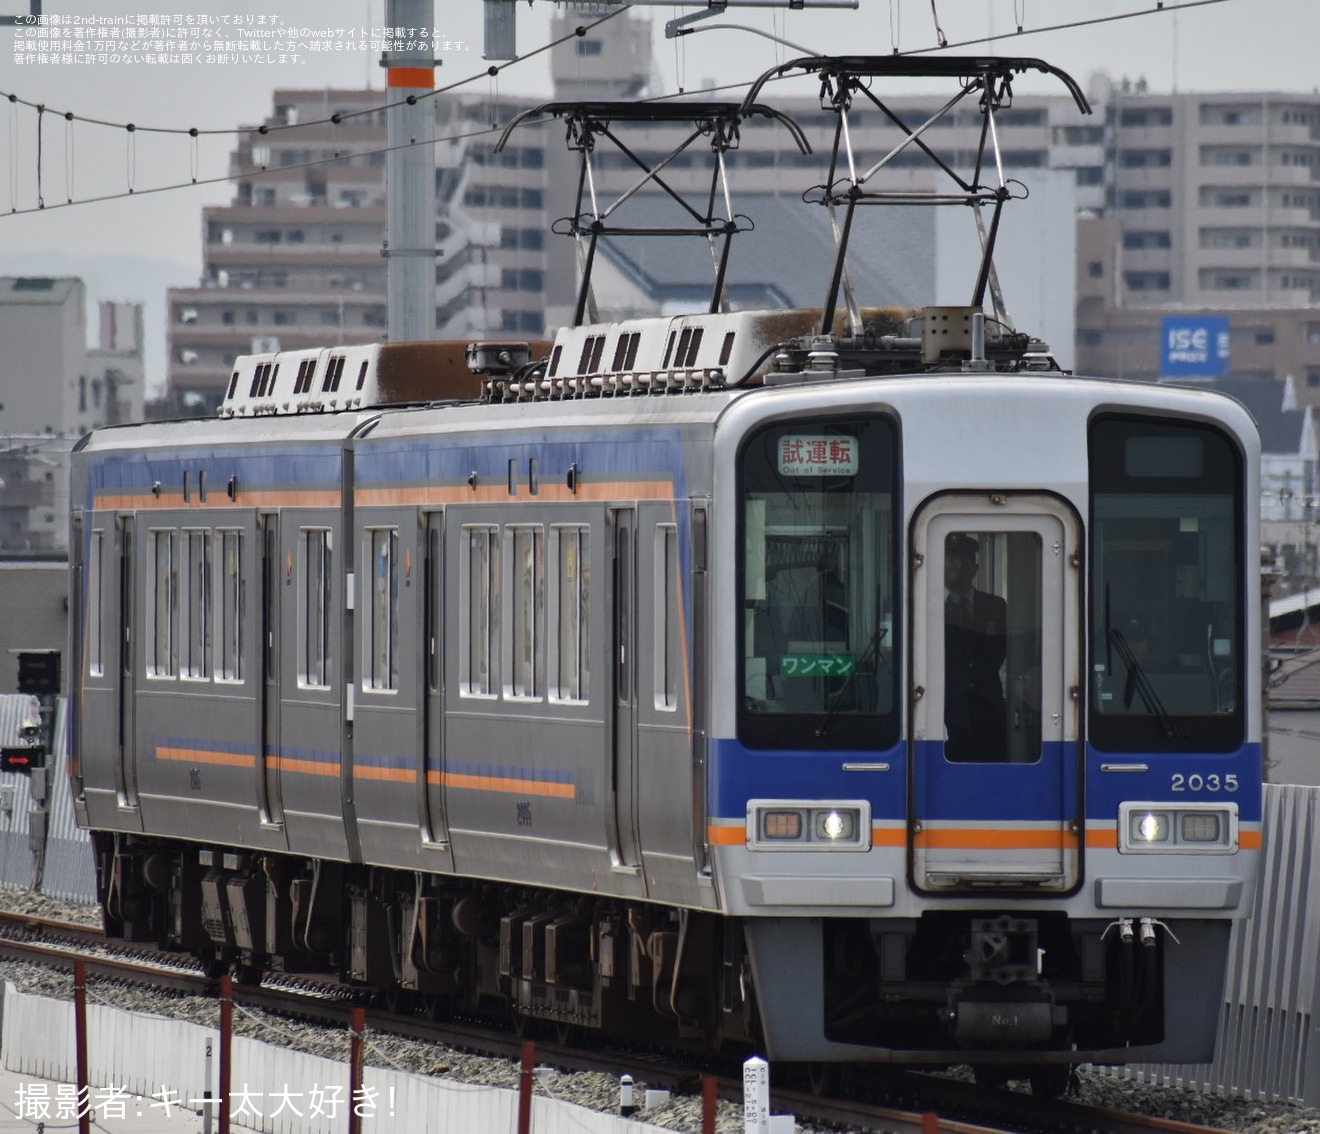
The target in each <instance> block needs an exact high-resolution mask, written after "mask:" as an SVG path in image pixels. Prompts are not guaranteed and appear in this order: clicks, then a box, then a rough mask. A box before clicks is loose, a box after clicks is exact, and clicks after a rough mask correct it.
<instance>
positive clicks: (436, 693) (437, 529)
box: [420, 512, 449, 850]
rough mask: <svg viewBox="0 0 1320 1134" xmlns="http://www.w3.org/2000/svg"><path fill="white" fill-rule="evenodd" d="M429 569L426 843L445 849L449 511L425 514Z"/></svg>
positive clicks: (425, 702) (424, 701) (425, 586)
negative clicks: (446, 534)
mask: <svg viewBox="0 0 1320 1134" xmlns="http://www.w3.org/2000/svg"><path fill="white" fill-rule="evenodd" d="M422 520H423V528H422V532H423V536H422V538H423V540H424V541H425V547H424V551H423V559H424V569H423V578H422V587H423V603H422V606H423V613H422V625H423V627H424V630H423V639H422V670H423V673H422V678H423V681H422V684H423V688H422V718H423V719H422V749H423V759H422V774H423V785H422V806H421V815H420V821H421V831H422V844H423V845H424V846H429V847H434V848H436V849H440V850H444V849H447V848H448V846H449V826H448V823H447V821H446V818H445V785H444V766H445V759H444V742H445V740H444V738H445V730H444V656H445V651H444V641H445V601H444V600H445V588H444V581H445V570H444V547H445V541H444V520H445V517H444V513H443V512H429V513H427V514H425V515H424V516H423V517H422Z"/></svg>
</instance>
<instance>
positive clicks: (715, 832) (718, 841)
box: [706, 826, 747, 847]
mask: <svg viewBox="0 0 1320 1134" xmlns="http://www.w3.org/2000/svg"><path fill="white" fill-rule="evenodd" d="M706 842H708V843H711V844H712V845H714V846H717V847H737V846H742V845H743V844H744V843H745V842H747V828H746V827H745V826H744V827H707V828H706Z"/></svg>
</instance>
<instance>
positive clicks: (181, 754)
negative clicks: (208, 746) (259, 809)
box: [156, 746, 257, 768]
mask: <svg viewBox="0 0 1320 1134" xmlns="http://www.w3.org/2000/svg"><path fill="white" fill-rule="evenodd" d="M156 759H157V760H178V761H181V762H183V763H186V764H219V765H221V766H223V767H227V768H255V767H256V766H257V758H256V757H255V756H245V755H243V754H242V753H241V752H206V751H203V750H202V749H200V748H167V747H163V746H162V747H158V748H157V749H156Z"/></svg>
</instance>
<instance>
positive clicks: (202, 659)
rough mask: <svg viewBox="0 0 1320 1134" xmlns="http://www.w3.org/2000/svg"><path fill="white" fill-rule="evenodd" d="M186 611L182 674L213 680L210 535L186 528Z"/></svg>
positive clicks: (183, 568) (184, 557) (183, 628)
mask: <svg viewBox="0 0 1320 1134" xmlns="http://www.w3.org/2000/svg"><path fill="white" fill-rule="evenodd" d="M180 574H181V575H182V580H183V596H182V597H183V607H182V610H181V612H180V613H181V618H180V622H181V629H180V640H181V642H182V647H183V650H182V657H181V658H180V663H179V673H180V675H181V676H182V677H185V678H188V679H190V680H193V681H205V680H208V679H209V678H210V676H211V533H210V532H209V531H206V530H204V529H197V528H185V529H184V532H183V564H182V571H181V572H180Z"/></svg>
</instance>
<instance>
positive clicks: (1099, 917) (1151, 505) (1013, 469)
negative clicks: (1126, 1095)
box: [709, 373, 1261, 1079]
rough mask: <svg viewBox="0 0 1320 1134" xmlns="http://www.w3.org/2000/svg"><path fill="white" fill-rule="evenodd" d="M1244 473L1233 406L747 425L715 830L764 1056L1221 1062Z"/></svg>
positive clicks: (1241, 858)
mask: <svg viewBox="0 0 1320 1134" xmlns="http://www.w3.org/2000/svg"><path fill="white" fill-rule="evenodd" d="M1257 458H1258V441H1257V438H1256V434H1255V430H1254V426H1253V424H1252V422H1251V420H1250V419H1249V417H1248V415H1247V414H1246V413H1245V412H1244V411H1243V410H1242V409H1241V407H1240V406H1238V405H1237V403H1235V402H1231V401H1230V400H1229V399H1226V398H1223V397H1221V396H1219V395H1215V394H1212V393H1206V392H1202V391H1193V390H1176V389H1170V388H1162V387H1144V386H1137V385H1131V384H1121V383H1110V382H1101V381H1095V380H1086V379H1075V378H1064V377H1057V376H1056V377H1046V376H1036V377H1021V376H1019V377H1012V378H1010V377H1004V376H996V375H994V374H992V373H979V374H977V373H971V374H967V373H960V374H957V375H951V376H946V377H935V376H928V377H920V378H889V379H886V380H884V381H882V382H869V381H863V382H857V383H851V384H850V383H831V384H829V385H828V386H818V385H805V386H804V385H799V386H796V387H795V386H792V385H786V386H785V387H783V388H781V389H775V390H767V391H764V392H763V393H762V394H761V395H760V396H758V397H756V398H748V399H745V400H743V401H741V402H739V403H737V404H736V405H734V406H733V407H731V409H730V410H729V411H728V413H727V414H726V415H725V417H724V418H723V420H722V421H721V425H720V431H719V435H718V438H717V442H716V486H717V488H716V501H715V512H716V513H717V514H718V515H719V516H720V517H722V518H723V520H724V521H725V522H724V523H723V525H722V526H721V527H720V529H719V531H718V534H717V535H716V536H715V538H714V556H715V560H716V564H717V566H716V569H715V571H714V578H715V579H716V580H718V582H717V584H716V590H715V595H714V602H713V609H714V610H715V611H718V612H720V613H719V615H718V620H717V622H716V624H715V626H714V633H713V657H712V665H711V672H712V674H714V675H721V676H717V677H716V678H715V680H716V681H717V682H720V681H722V680H724V679H727V681H729V682H732V687H731V688H730V687H729V686H728V685H724V686H722V688H721V692H722V693H723V694H724V695H715V696H712V697H711V704H712V706H713V707H714V711H713V719H712V742H711V744H712V750H711V784H712V787H711V818H710V827H709V838H710V842H711V844H712V848H713V857H714V862H715V876H716V878H717V879H718V885H719V889H720V895H721V899H722V904H723V905H724V907H725V908H726V909H727V910H728V911H729V912H730V913H731V914H734V915H736V916H739V917H742V918H745V919H746V922H745V926H744V936H745V939H746V942H747V952H748V958H749V968H750V980H751V984H752V986H753V987H754V989H755V991H756V997H757V1003H758V1008H759V1011H760V1023H761V1027H762V1029H763V1034H764V1039H765V1043H766V1047H767V1049H768V1051H769V1054H770V1055H771V1057H773V1058H777V1059H789V1060H801V1061H808V1062H815V1061H842V1062H846V1061H893V1062H901V1063H907V1064H923V1063H924V1064H929V1063H943V1062H957V1063H971V1064H973V1065H979V1066H981V1067H982V1068H983V1069H985V1071H986V1073H987V1074H988V1075H989V1076H990V1077H994V1076H995V1075H996V1074H1003V1073H1007V1072H1008V1071H1009V1070H1016V1069H1019V1068H1027V1069H1032V1068H1034V1069H1035V1072H1036V1074H1037V1075H1044V1076H1045V1077H1046V1078H1047V1079H1048V1077H1049V1074H1050V1071H1049V1068H1050V1065H1051V1064H1053V1065H1055V1066H1056V1068H1059V1067H1063V1066H1065V1065H1066V1064H1069V1063H1078V1062H1097V1063H1106V1062H1131V1061H1170V1062H1189V1063H1192V1062H1202V1061H1207V1060H1209V1059H1210V1058H1212V1056H1213V1050H1214V1040H1215V1033H1216V1026H1217V1021H1218V1015H1219V1006H1220V1003H1221V997H1220V994H1221V989H1222V986H1223V978H1224V972H1225V965H1226V962H1227V957H1228V941H1229V934H1230V931H1231V928H1232V924H1233V921H1234V919H1235V918H1239V917H1242V916H1245V914H1246V912H1247V911H1248V910H1249V909H1250V903H1251V897H1252V889H1253V879H1254V874H1255V869H1256V863H1257V858H1258V855H1257V853H1256V852H1257V850H1258V848H1259V846H1260V819H1261V747H1260V736H1261V722H1260V715H1259V707H1258V706H1259V704H1260V687H1259V674H1258V670H1257V667H1256V665H1255V664H1254V662H1253V658H1254V656H1255V643H1256V642H1257V641H1258V638H1259V630H1258V627H1259V623H1258V605H1259V597H1258V573H1257V571H1256V570H1255V566H1254V561H1253V554H1252V553H1253V552H1254V550H1255V549H1256V547H1257V546H1258V542H1257V536H1256V532H1257V522H1256V507H1255V502H1256V500H1257V488H1258V483H1257V473H1256V468H1257ZM729 694H733V695H729Z"/></svg>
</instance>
